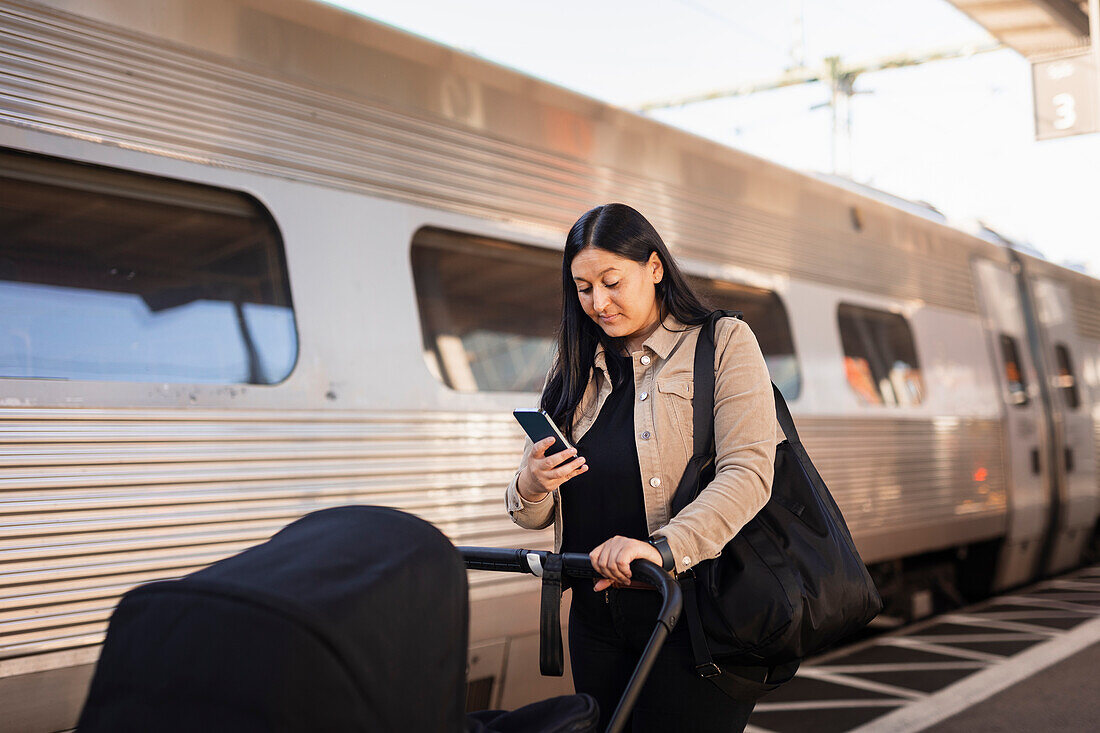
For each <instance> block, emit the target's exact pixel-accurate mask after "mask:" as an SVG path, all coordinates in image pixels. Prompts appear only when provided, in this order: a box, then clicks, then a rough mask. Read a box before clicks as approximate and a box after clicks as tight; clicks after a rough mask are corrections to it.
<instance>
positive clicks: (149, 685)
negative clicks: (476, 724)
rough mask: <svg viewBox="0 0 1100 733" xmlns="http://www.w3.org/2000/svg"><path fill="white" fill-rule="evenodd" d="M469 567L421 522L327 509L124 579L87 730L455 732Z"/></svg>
mask: <svg viewBox="0 0 1100 733" xmlns="http://www.w3.org/2000/svg"><path fill="white" fill-rule="evenodd" d="M466 592H467V588H466V571H465V567H464V565H463V562H462V558H461V556H460V555H459V553H458V551H457V550H456V549H455V548H454V547H453V546H452V545H451V543H450V542H449V541H448V540H447V538H446V537H444V536H443V534H442V533H440V532H439V531H438V530H437V529H435V528H434V527H432V526H431V525H430V524H428V523H427V522H424V521H422V520H419V519H417V518H415V517H412V516H410V515H408V514H404V513H402V512H398V511H395V510H391V509H385V508H381V507H366V506H352V507H339V508H335V509H327V510H323V511H319V512H316V513H314V514H310V515H307V516H305V517H303V518H302V519H299V520H298V521H296V522H294V523H292V524H290V525H289V526H287V527H286V528H284V529H283V530H282V531H280V532H279V533H278V534H276V535H275V536H274V537H272V538H271V539H270V540H269V541H268V542H266V543H264V544H261V545H258V546H256V547H254V548H252V549H250V550H247V551H245V552H243V553H241V554H240V555H236V556H234V557H230V558H227V559H225V560H222V561H221V562H218V563H216V564H214V565H212V566H211V567H209V568H206V569H204V570H202V571H199V572H197V573H194V574H193V575H191V576H189V577H187V578H184V579H182V580H175V581H164V582H157V583H151V584H149V585H145V586H142V587H139V588H137V589H135V590H133V591H131V592H130V593H128V594H127V595H126V596H125V597H124V598H123V600H122V603H121V604H120V605H119V607H118V609H117V610H116V611H115V614H114V616H113V617H112V619H111V624H110V628H109V630H108V634H107V642H106V644H105V646H104V649H103V653H102V655H101V657H100V661H99V666H98V667H97V669H96V673H95V677H94V679H93V681H92V686H91V690H90V693H89V696H88V700H87V703H86V705H85V708H84V711H83V714H82V715H81V719H80V724H79V730H80V731H82V733H92V732H94V731H111V732H112V733H118V732H119V731H137V730H141V731H149V730H157V731H198V730H202V731H329V730H356V731H462V730H464V729H465V727H466V718H465V713H464V694H465V666H466V642H467V638H466V636H467V614H468V611H467V605H466Z"/></svg>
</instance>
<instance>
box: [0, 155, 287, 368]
mask: <svg viewBox="0 0 1100 733" xmlns="http://www.w3.org/2000/svg"><path fill="white" fill-rule="evenodd" d="M0 231H2V232H3V236H2V237H0V311H2V312H3V313H4V318H3V321H2V322H0V376H3V377H31V378H47V379H90V380H121V381H136V382H151V381H153V382H183V383H207V382H212V383H247V384H274V383H276V382H279V381H282V380H283V379H285V378H286V376H287V375H288V374H290V371H291V369H292V368H293V367H294V362H295V360H296V359H297V354H298V337H297V331H296V327H295V321H294V311H293V308H292V306H291V300H290V287H289V283H288V281H287V272H286V265H285V263H284V260H283V251H282V241H281V239H280V236H279V232H278V230H277V229H276V227H275V223H274V222H273V221H272V219H271V217H270V215H269V214H268V213H267V212H266V211H265V210H264V209H263V208H262V207H261V206H260V205H259V204H258V203H257V202H256V201H255V200H254V199H252V198H251V197H249V196H246V195H244V194H241V193H237V192H234V191H226V190H222V189H217V188H212V187H209V186H202V185H197V184H192V183H184V182H180V181H173V180H168V179H164V178H158V177H153V176H147V175H143V174H137V173H131V172H126V171H121V170H115V169H109V168H104V167H99V166H92V165H86V164H81V163H74V162H70V161H65V160H61V159H55V158H47V157H44V156H37V155H29V154H24V153H18V152H14V151H10V150H4V149H0Z"/></svg>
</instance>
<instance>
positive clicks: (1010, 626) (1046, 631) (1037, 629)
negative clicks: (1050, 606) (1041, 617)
mask: <svg viewBox="0 0 1100 733" xmlns="http://www.w3.org/2000/svg"><path fill="white" fill-rule="evenodd" d="M940 620H941V621H943V622H944V623H945V624H958V625H960V626H978V627H981V628H988V629H1001V630H1002V631H1017V632H1023V633H1025V634H1042V635H1043V636H1058V635H1059V634H1061V633H1062V632H1061V631H1060V630H1058V629H1052V628H1051V627H1049V626H1039V625H1038V624H1026V623H1020V622H1019V621H1002V620H998V619H992V618H986V617H981V616H971V615H970V614H967V613H948V614H944V615H943V616H940Z"/></svg>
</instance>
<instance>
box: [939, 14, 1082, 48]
mask: <svg viewBox="0 0 1100 733" xmlns="http://www.w3.org/2000/svg"><path fill="white" fill-rule="evenodd" d="M949 2H950V3H951V4H952V5H954V6H955V7H956V8H958V9H959V10H961V11H962V12H963V13H965V14H966V15H968V16H970V17H971V18H972V19H973V20H974V21H976V22H977V23H978V24H979V25H981V26H983V27H984V28H985V29H986V30H987V31H989V32H990V33H991V34H992V35H993V36H994V37H996V38H997V39H998V40H1000V41H1001V42H1002V43H1004V44H1005V45H1007V46H1009V47H1010V48H1013V49H1015V50H1016V51H1018V52H1019V53H1020V54H1021V55H1023V56H1024V57H1026V58H1034V57H1038V56H1045V55H1048V54H1052V53H1057V52H1064V51H1067V50H1070V49H1074V48H1083V47H1086V46H1088V43H1089V13H1088V6H1089V4H1088V0H949Z"/></svg>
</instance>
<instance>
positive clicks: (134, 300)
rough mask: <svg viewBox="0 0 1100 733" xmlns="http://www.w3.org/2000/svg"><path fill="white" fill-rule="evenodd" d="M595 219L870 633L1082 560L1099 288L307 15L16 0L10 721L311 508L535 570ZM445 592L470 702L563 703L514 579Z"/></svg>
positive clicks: (243, 8)
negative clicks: (635, 267)
mask: <svg viewBox="0 0 1100 733" xmlns="http://www.w3.org/2000/svg"><path fill="white" fill-rule="evenodd" d="M609 201H622V202H625V203H629V204H630V205H632V206H634V207H635V208H637V209H639V210H640V211H642V212H643V213H644V214H645V215H646V216H647V217H648V218H649V219H650V220H651V221H652V222H653V223H654V225H655V226H656V228H657V229H658V231H659V232H661V234H662V236H663V237H664V239H665V241H666V242H667V243H668V245H669V247H670V249H671V251H672V252H673V253H674V255H675V256H676V257H677V259H678V261H679V262H680V263H681V264H682V266H683V269H684V270H685V272H686V273H687V274H688V275H689V276H690V277H691V279H692V280H693V282H694V283H695V284H696V285H697V286H698V287H699V288H700V290H701V291H703V292H704V293H705V294H706V295H707V297H708V298H710V299H711V300H712V301H713V302H714V304H715V305H717V306H720V307H724V308H732V309H735V310H740V311H742V312H743V313H744V316H745V319H746V321H747V322H748V323H749V324H750V325H751V327H752V328H753V331H754V332H755V334H756V335H757V337H758V339H759V342H760V345H761V348H762V350H763V352H764V355H765V359H766V361H767V363H768V367H769V370H770V371H771V374H772V378H773V380H774V381H775V382H776V384H777V385H778V386H779V387H780V388H781V389H782V391H783V393H784V395H785V396H786V399H787V401H788V403H789V404H790V407H791V410H792V412H793V414H794V416H795V420H796V422H797V424H798V427H799V431H800V434H801V435H802V438H803V442H804V443H805V445H806V447H807V449H808V451H809V453H810V455H811V456H812V457H813V459H814V461H815V464H816V465H817V467H818V468H819V470H820V472H821V474H822V476H823V477H824V478H825V480H826V482H827V483H828V485H829V487H830V489H831V491H832V492H833V494H834V496H835V497H836V499H837V502H838V504H839V505H840V507H841V508H842V510H843V511H844V514H845V516H846V518H847V521H848V523H849V526H850V528H851V530H852V534H853V536H854V538H855V540H856V543H857V545H858V546H859V549H860V551H861V553H862V556H863V558H864V560H865V561H866V562H867V564H868V567H869V568H870V569H871V571H872V573H873V574H874V577H875V578H876V580H877V581H878V583H879V585H880V588H881V589H882V591H883V594H884V596H885V597H886V599H887V612H886V613H887V615H889V616H890V617H891V618H896V619H900V620H902V621H904V620H905V619H907V618H914V617H919V616H921V615H924V614H927V613H930V612H931V611H932V610H934V609H935V608H936V607H937V604H939V603H940V602H941V599H943V598H945V597H947V598H954V597H957V598H958V599H962V600H965V599H967V598H972V597H979V596H980V595H981V594H983V593H991V592H995V591H998V590H1001V589H1008V588H1012V587H1015V586H1019V585H1022V584H1026V583H1029V582H1032V581H1034V580H1036V579H1038V578H1041V577H1044V576H1047V575H1050V574H1052V573H1057V572H1060V571H1062V570H1065V569H1067V568H1071V567H1073V566H1075V565H1078V564H1080V563H1082V562H1085V561H1087V560H1089V559H1091V558H1094V557H1095V554H1096V547H1097V517H1098V514H1100V484H1098V478H1100V473H1098V468H1097V456H1098V453H1100V281H1098V280H1097V279H1096V278H1093V277H1091V276H1089V275H1087V274H1085V273H1082V272H1078V271H1076V270H1073V269H1069V268H1065V267H1061V266H1059V265H1056V264H1053V263H1051V262H1048V261H1045V260H1044V259H1043V258H1041V257H1039V256H1037V255H1036V254H1035V253H1029V252H1028V251H1026V249H1024V248H1021V247H1019V246H1014V245H1013V243H1011V242H1009V241H1007V240H1004V239H1002V238H1000V237H999V236H997V235H996V234H995V233H994V232H992V231H990V230H967V229H965V228H960V227H957V226H954V225H953V224H952V223H950V222H948V221H946V220H944V218H943V217H942V216H940V215H939V214H938V213H937V212H936V211H935V210H934V209H931V208H930V207H928V206H924V205H921V204H917V203H913V202H908V201H902V200H899V199H895V198H892V197H890V196H888V195H886V194H882V193H880V192H876V191H874V190H871V189H868V188H866V187H861V186H858V185H856V184H854V183H852V182H850V181H845V180H842V179H836V178H830V177H828V176H823V175H815V174H809V173H804V172H799V171H796V170H793V169H790V168H787V167H784V166H781V165H777V164H775V163H773V162H769V161H767V160H764V159H761V158H758V157H755V156H753V155H750V154H747V153H745V152H742V151H739V150H736V149H733V148H730V147H727V146H724V145H721V144H719V143H717V142H714V141H711V140H707V139H705V138H702V137H699V136H695V135H692V134H689V133H687V132H684V131H682V130H678V129H675V128H673V127H671V126H668V125H664V124H662V123H660V122H658V121H655V120H652V119H649V118H646V117H644V116H639V115H637V114H634V113H632V112H630V111H627V110H624V109H620V108H617V107H614V106H611V105H608V104H605V103H603V102H600V101H598V100H595V99H591V98H588V97H585V96H583V95H581V94H578V93H576V92H573V91H570V90H567V89H564V88H561V87H559V86H555V85H554V84H551V83H548V82H545V81H542V80H538V79H535V78H531V77H529V76H526V75H524V74H521V73H519V72H517V71H515V70H512V69H509V68H506V67H503V66H501V65H497V64H494V63H490V62H488V61H486V60H483V59H480V58H476V57H474V56H471V55H469V54H465V53H462V52H459V51H457V50H454V49H451V48H447V47H445V46H442V45H439V44H437V43H434V42H431V41H429V40H426V39H424V38H420V37H418V36H415V35H412V34H410V33H407V32H405V31H402V30H399V29H396V28H393V27H390V26H387V25H384V24H381V23H378V22H374V21H372V20H369V19H367V18H364V17H360V16H357V15H354V14H351V13H349V12H346V11H343V10H340V9H337V8H334V7H332V6H329V5H325V4H321V3H316V2H308V1H306V0H161V1H160V2H157V3H147V2H143V0H81V1H80V2H75V1H74V0H4V2H3V3H0V313H2V314H3V315H2V318H0V563H2V564H0V710H2V711H3V713H2V715H0V720H2V721H3V722H0V728H3V729H5V730H28V731H39V730H42V731H44V730H60V729H65V728H69V727H72V726H73V725H74V724H75V720H76V717H77V715H78V713H79V710H80V706H81V704H82V701H83V697H84V695H85V692H86V690H87V685H88V682H89V680H90V676H91V674H92V671H93V670H94V665H95V661H96V658H97V654H98V651H99V648H100V645H101V643H102V641H103V639H104V635H105V631H106V628H107V623H108V619H109V617H110V614H111V611H112V609H113V608H114V606H115V604H116V602H117V601H118V598H119V597H120V596H121V594H123V593H125V592H126V591H127V590H128V589H130V588H132V587H134V586H135V585H137V584H140V583H145V582H149V581H153V580H157V579H165V578H173V577H179V576H181V575H184V574H186V573H188V572H191V571H194V570H196V569H198V568H201V567H204V566H205V565H207V564H209V563H211V562H213V561H216V560H218V559H219V558H222V557H226V556H228V555H231V554H234V553H237V552H240V551H242V550H244V549H246V548H247V547H249V546H252V545H254V544H256V543H258V542H261V541H263V540H264V539H266V538H267V537H269V536H270V535H271V534H273V533H274V532H276V531H277V530H278V529H280V528H281V527H283V526H285V525H286V524H287V523H289V522H290V521H292V520H294V519H295V518H297V517H299V516H301V515H303V514H305V513H307V512H310V511H314V510H317V509H321V508H324V507H328V506H334V505H342V504H354V503H362V504H376V505H384V506H391V507H397V508H400V509H402V510H405V511H408V512H412V513H414V514H416V515H418V516H420V517H423V518H425V519H427V520H429V521H431V522H432V523H434V524H435V525H436V526H437V527H439V528H440V529H441V530H442V531H443V532H445V533H446V534H447V536H448V537H450V538H451V539H452V541H454V542H455V544H459V545H490V546H511V547H528V548H532V549H544V548H547V547H549V545H550V543H551V541H552V537H551V536H550V535H549V534H548V533H547V532H545V531H544V532H540V533H532V532H527V531H524V530H521V529H520V528H518V527H516V526H515V525H513V524H512V522H511V521H510V520H509V518H508V516H507V514H506V512H505V506H504V487H505V486H506V485H507V483H508V481H509V479H510V478H511V476H512V475H513V472H514V471H515V468H516V465H517V462H518V460H519V456H520V452H521V448H522V434H521V432H520V430H519V428H518V426H517V425H516V424H515V422H514V420H513V419H512V416H511V415H510V414H509V413H510V412H511V410H512V409H513V408H515V407H529V406H534V405H535V404H537V399H538V390H539V388H540V385H541V380H542V378H543V375H544V374H545V370H546V368H547V365H548V364H549V359H550V358H551V354H552V339H553V333H554V329H555V327H556V324H557V320H558V317H559V308H560V298H561V293H560V284H559V283H560V280H559V277H560V275H559V274H558V273H559V272H560V261H561V250H562V247H563V244H564V239H565V233H566V232H567V230H568V227H569V226H570V225H571V224H572V222H573V221H574V220H575V219H576V218H577V216H579V215H580V214H581V213H582V212H584V211H585V210H587V209H589V208H591V207H592V206H594V205H597V204H601V203H607V202H609ZM470 603H471V621H470V652H469V687H468V704H469V705H470V706H471V707H474V708H476V707H498V706H499V707H507V708H510V707H515V706H518V705H520V704H523V703H525V702H528V701H530V700H533V699H541V698H544V697H547V696H548V695H550V694H554V693H557V692H567V691H569V688H570V681H569V678H568V676H566V677H564V678H542V677H540V676H539V673H538V665H537V663H536V662H535V660H536V659H537V650H538V586H537V581H535V580H534V579H529V578H523V577H520V576H516V577H514V578H509V577H501V576H500V575H499V574H498V575H496V576H490V575H489V574H480V573H476V572H473V573H471V575H470ZM425 623H430V619H426V620H425ZM380 663H384V660H383V661H381V662H380Z"/></svg>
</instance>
